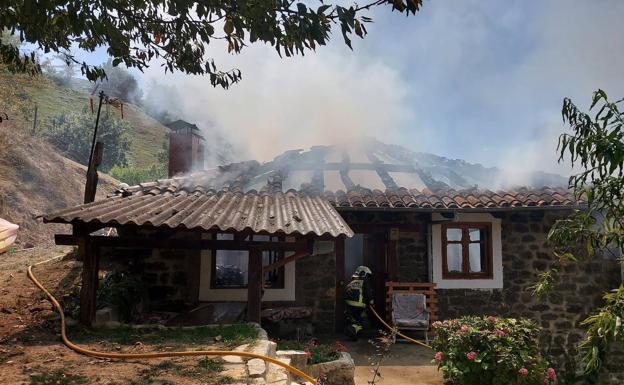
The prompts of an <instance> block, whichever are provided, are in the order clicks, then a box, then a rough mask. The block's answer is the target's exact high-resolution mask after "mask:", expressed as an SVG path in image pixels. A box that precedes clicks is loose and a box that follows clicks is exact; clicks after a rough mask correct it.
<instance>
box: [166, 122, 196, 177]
mask: <svg viewBox="0 0 624 385" xmlns="http://www.w3.org/2000/svg"><path fill="white" fill-rule="evenodd" d="M167 127H169V128H170V129H171V133H170V134H169V177H172V176H175V175H178V174H185V173H188V172H191V171H193V170H196V169H201V168H204V145H203V143H202V141H203V140H204V139H203V138H202V136H201V135H200V134H199V128H197V126H196V125H194V124H191V123H188V122H185V121H184V120H176V121H175V122H172V123H169V124H168V125H167Z"/></svg>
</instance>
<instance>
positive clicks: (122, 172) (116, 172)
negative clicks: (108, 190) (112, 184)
mask: <svg viewBox="0 0 624 385" xmlns="http://www.w3.org/2000/svg"><path fill="white" fill-rule="evenodd" d="M109 174H110V176H112V177H113V178H115V179H117V180H119V181H121V182H124V183H127V184H129V185H130V186H135V185H137V184H139V183H142V182H151V181H154V180H156V179H162V178H166V177H167V166H166V165H160V164H152V165H151V166H149V167H119V166H115V167H113V168H112V169H111V170H110V172H109Z"/></svg>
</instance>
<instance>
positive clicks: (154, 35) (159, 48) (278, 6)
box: [0, 0, 422, 88]
mask: <svg viewBox="0 0 624 385" xmlns="http://www.w3.org/2000/svg"><path fill="white" fill-rule="evenodd" d="M317 5H318V6H312V5H311V2H306V3H304V2H295V0H254V1H251V0H238V1H225V0H208V1H181V0H176V1H165V0H95V1H88V2H86V1H83V0H49V1H45V2H39V1H35V0H7V1H3V2H2V3H1V4H0V30H2V29H8V30H9V31H11V33H12V34H14V35H18V36H19V38H20V41H22V42H28V43H31V44H33V45H34V46H35V47H36V49H37V50H39V51H42V52H46V53H48V52H58V53H63V52H64V53H66V57H65V58H66V60H67V61H70V62H75V63H78V64H80V65H81V70H82V73H83V74H84V75H85V76H86V77H87V78H88V79H89V80H95V79H97V78H100V77H104V76H105V73H104V71H103V70H102V68H101V67H96V66H92V65H90V64H88V63H86V62H79V61H78V59H77V58H76V57H74V56H73V55H72V54H70V53H67V52H69V51H70V50H71V49H73V48H80V49H83V50H86V51H94V50H95V49H97V48H99V47H104V48H106V50H107V54H108V55H109V56H110V57H111V58H112V60H113V65H115V66H117V65H119V64H120V63H124V64H125V65H126V66H127V67H134V68H137V69H139V70H143V69H144V68H146V67H148V65H149V62H150V61H151V60H154V59H160V60H161V61H162V65H163V66H164V68H165V71H171V72H173V71H175V70H178V71H182V72H185V73H188V74H196V75H204V74H206V75H208V76H209V77H210V80H211V82H212V84H213V85H215V86H217V85H219V86H221V87H224V88H227V87H229V85H230V84H232V83H236V82H238V81H239V80H240V79H241V73H240V71H239V70H237V69H230V70H220V69H218V67H217V66H216V64H215V62H214V61H213V60H212V59H211V58H210V55H209V54H208V52H207V49H208V47H209V45H210V43H214V41H215V40H222V41H224V42H225V47H227V51H228V52H232V53H240V52H241V51H242V50H243V49H244V48H245V47H246V46H248V45H249V44H253V43H256V42H263V43H266V44H270V45H271V46H273V47H274V48H275V50H276V51H277V53H278V54H279V55H280V56H282V55H285V56H292V55H297V54H301V55H303V54H304V53H305V52H306V51H309V50H315V49H316V47H317V46H323V45H326V44H327V42H328V41H329V39H330V33H331V32H332V29H333V28H339V30H340V32H341V34H342V37H343V39H344V42H345V44H346V45H347V46H349V47H351V38H352V37H353V35H354V34H355V35H356V36H359V37H361V38H363V37H364V35H366V33H367V31H366V27H365V24H366V23H369V22H371V21H372V20H371V19H370V18H369V17H367V16H365V15H362V13H363V12H364V11H368V10H370V9H371V8H373V7H376V6H388V7H391V8H392V10H397V11H399V12H401V13H405V14H407V15H409V14H415V13H416V12H417V11H418V10H419V9H420V7H421V6H422V0H377V1H373V2H371V3H367V4H364V5H358V4H357V3H353V4H351V5H349V6H343V5H338V4H326V3H324V2H323V1H320V2H319V3H318V4H317ZM224 49H225V48H224ZM0 60H1V61H2V62H3V63H4V64H7V66H8V67H9V68H10V69H12V70H14V71H30V72H37V71H39V68H38V66H37V64H36V61H35V55H34V52H31V53H29V54H24V53H22V52H20V51H19V49H18V48H17V47H16V46H15V45H11V44H9V43H8V42H6V41H5V40H4V39H3V40H0Z"/></svg>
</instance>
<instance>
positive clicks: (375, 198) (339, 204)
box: [325, 187, 584, 211]
mask: <svg viewBox="0 0 624 385" xmlns="http://www.w3.org/2000/svg"><path fill="white" fill-rule="evenodd" d="M325 198H326V199H327V200H328V201H329V202H330V203H331V204H332V205H333V206H334V207H336V208H338V209H340V208H343V207H362V208H411V209H424V210H434V211H435V210H436V209H438V210H488V209H489V210H497V209H506V208H565V207H579V206H582V205H583V204H584V202H583V201H577V200H575V199H574V196H573V194H572V193H571V192H570V191H569V190H566V189H563V188H549V187H543V188H538V189H529V188H524V187H523V188H519V189H515V190H507V191H501V190H498V191H490V190H484V189H477V188H474V189H467V190H459V191H456V190H439V191H435V192H434V191H431V190H429V189H423V190H416V189H406V188H397V189H387V190H385V191H380V190H365V189H359V190H352V191H348V192H345V191H337V192H325Z"/></svg>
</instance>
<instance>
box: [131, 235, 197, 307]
mask: <svg viewBox="0 0 624 385" xmlns="http://www.w3.org/2000/svg"><path fill="white" fill-rule="evenodd" d="M139 235H142V236H145V237H157V238H159V239H162V238H163V237H171V238H175V239H191V238H198V237H200V235H199V234H198V233H193V232H188V233H185V232H181V231H180V232H166V233H163V232H160V233H155V232H148V231H144V232H142V233H141V234H139ZM200 258H201V253H200V250H170V249H152V250H151V252H150V253H148V255H146V256H145V258H142V259H141V260H140V267H141V269H142V279H143V282H144V283H145V285H146V286H147V294H148V300H149V305H150V307H161V306H165V307H171V306H172V305H173V307H176V305H181V304H185V305H193V304H196V303H197V301H198V294H199V264H200Z"/></svg>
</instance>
